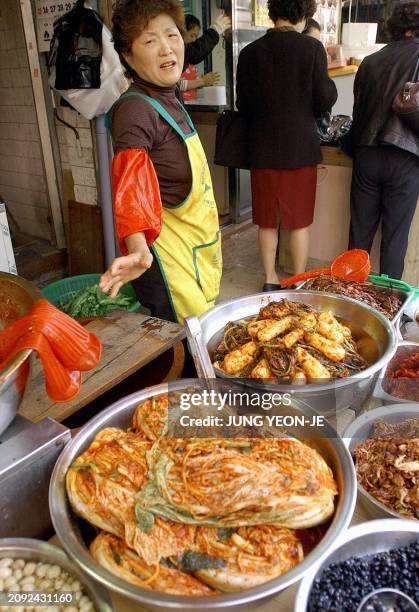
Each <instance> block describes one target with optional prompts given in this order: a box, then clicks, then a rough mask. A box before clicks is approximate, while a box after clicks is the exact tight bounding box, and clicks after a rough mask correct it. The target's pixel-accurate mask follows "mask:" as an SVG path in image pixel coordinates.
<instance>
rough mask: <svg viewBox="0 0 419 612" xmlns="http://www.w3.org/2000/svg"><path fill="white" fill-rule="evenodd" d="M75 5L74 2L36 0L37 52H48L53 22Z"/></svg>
mask: <svg viewBox="0 0 419 612" xmlns="http://www.w3.org/2000/svg"><path fill="white" fill-rule="evenodd" d="M75 4H76V0H36V4H35V13H36V32H37V38H38V49H39V51H41V52H42V51H49V45H50V42H51V39H52V35H53V33H54V21H55V20H56V19H58V17H62V16H63V15H64V14H65V13H67V12H68V11H69V10H70V9H72V8H73V6H74V5H75Z"/></svg>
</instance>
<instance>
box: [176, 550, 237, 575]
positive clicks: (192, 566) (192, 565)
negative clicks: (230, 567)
mask: <svg viewBox="0 0 419 612" xmlns="http://www.w3.org/2000/svg"><path fill="white" fill-rule="evenodd" d="M178 562H179V563H180V565H181V566H182V569H183V570H184V571H185V572H198V571H199V570H207V569H219V568H220V567H225V566H226V565H227V563H226V562H225V561H224V559H223V558H222V557H211V556H210V555H207V553H198V552H193V551H192V550H187V551H186V552H184V553H183V555H182V556H181V557H179V558H178Z"/></svg>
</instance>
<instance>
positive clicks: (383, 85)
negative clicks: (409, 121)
mask: <svg viewBox="0 0 419 612" xmlns="http://www.w3.org/2000/svg"><path fill="white" fill-rule="evenodd" d="M418 59H419V38H404V39H403V40H398V41H396V42H392V43H390V44H389V45H387V46H386V47H384V49H381V51H378V52H377V53H373V54H372V55H368V56H367V57H366V58H365V59H364V61H363V62H362V64H361V65H360V67H359V70H358V72H357V75H356V77H355V83H354V110H353V124H352V129H351V132H350V141H351V145H352V148H353V149H354V148H355V147H357V146H377V145H386V144H387V145H388V144H390V145H395V146H397V147H399V148H400V149H404V150H405V151H410V152H411V153H414V154H415V155H418V156H419V135H415V134H413V132H412V131H411V130H410V129H409V128H408V127H407V126H405V124H404V123H403V122H402V121H401V120H400V119H399V118H398V117H397V116H396V115H395V114H394V113H393V111H392V109H391V106H392V103H393V100H394V98H395V96H396V95H397V93H398V92H399V91H400V89H401V88H402V87H403V85H404V83H405V82H406V81H411V80H412V77H413V72H414V69H415V66H416V62H417V61H418Z"/></svg>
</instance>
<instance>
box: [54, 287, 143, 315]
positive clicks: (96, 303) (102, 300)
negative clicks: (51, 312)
mask: <svg viewBox="0 0 419 612" xmlns="http://www.w3.org/2000/svg"><path fill="white" fill-rule="evenodd" d="M134 303H135V299H134V298H132V297H128V296H126V295H122V294H119V295H117V296H116V297H114V298H111V297H110V296H109V295H107V294H106V293H103V291H101V290H100V289H99V285H93V286H92V287H86V288H85V289H81V290H80V291H78V292H77V293H76V294H75V295H74V296H73V297H72V298H71V300H69V301H68V302H65V303H62V302H61V303H60V304H59V308H60V310H62V311H63V312H65V313H66V314H68V315H70V317H74V318H76V317H100V316H104V315H106V314H107V313H108V312H110V311H111V310H114V309H115V308H122V309H127V308H129V307H130V306H132V305H133V304H134Z"/></svg>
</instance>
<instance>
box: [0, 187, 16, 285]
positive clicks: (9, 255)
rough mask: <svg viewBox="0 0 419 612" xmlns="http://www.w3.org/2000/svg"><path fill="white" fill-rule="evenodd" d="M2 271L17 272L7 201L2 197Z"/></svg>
mask: <svg viewBox="0 0 419 612" xmlns="http://www.w3.org/2000/svg"><path fill="white" fill-rule="evenodd" d="M0 271H1V272H10V273H11V274H17V270H16V262H15V255H14V253H13V245H12V239H11V237H10V230H9V223H8V222H7V213H6V203H5V202H4V201H3V200H2V199H1V198H0Z"/></svg>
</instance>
